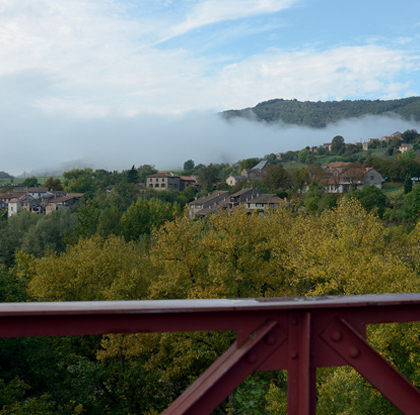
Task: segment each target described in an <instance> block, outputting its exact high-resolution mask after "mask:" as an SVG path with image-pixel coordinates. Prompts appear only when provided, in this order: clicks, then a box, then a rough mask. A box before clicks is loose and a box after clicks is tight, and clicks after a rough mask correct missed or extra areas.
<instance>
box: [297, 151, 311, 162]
mask: <svg viewBox="0 0 420 415" xmlns="http://www.w3.org/2000/svg"><path fill="white" fill-rule="evenodd" d="M298 158H299V161H300V162H302V163H305V164H309V163H310V162H311V160H312V158H313V157H312V154H311V153H310V152H309V150H308V149H307V148H303V149H302V150H300V151H299V155H298Z"/></svg>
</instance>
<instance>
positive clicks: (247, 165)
mask: <svg viewBox="0 0 420 415" xmlns="http://www.w3.org/2000/svg"><path fill="white" fill-rule="evenodd" d="M260 161H261V159H260V158H258V157H252V158H249V159H245V160H242V161H241V162H240V165H239V172H241V171H242V170H244V169H252V167H254V166H255V165H256V164H258V163H259V162H260Z"/></svg>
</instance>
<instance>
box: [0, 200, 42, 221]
mask: <svg viewBox="0 0 420 415" xmlns="http://www.w3.org/2000/svg"><path fill="white" fill-rule="evenodd" d="M21 210H27V211H28V212H33V213H42V211H43V208H42V206H41V202H40V201H39V200H37V199H35V198H34V197H32V196H31V195H28V194H26V195H24V196H20V197H18V198H17V199H11V200H9V202H8V203H7V217H8V218H10V217H11V216H14V215H16V214H17V213H18V212H20V211H21Z"/></svg>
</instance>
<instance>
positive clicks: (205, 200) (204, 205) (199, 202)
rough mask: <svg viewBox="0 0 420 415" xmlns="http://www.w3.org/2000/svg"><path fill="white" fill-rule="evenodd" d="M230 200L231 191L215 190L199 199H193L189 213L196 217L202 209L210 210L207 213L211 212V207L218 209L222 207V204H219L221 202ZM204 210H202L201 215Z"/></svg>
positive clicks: (189, 206)
mask: <svg viewBox="0 0 420 415" xmlns="http://www.w3.org/2000/svg"><path fill="white" fill-rule="evenodd" d="M228 200H229V192H228V191H221V192H214V193H211V194H209V195H207V196H203V197H200V198H198V199H195V200H193V201H192V202H190V203H189V204H188V215H189V217H190V218H195V217H197V215H198V214H199V213H200V211H203V210H205V209H207V210H209V212H208V213H207V214H209V213H210V211H211V209H209V208H211V207H213V208H218V210H219V209H220V208H221V205H218V204H219V202H223V203H225V202H226V203H228ZM202 214H203V212H201V215H202Z"/></svg>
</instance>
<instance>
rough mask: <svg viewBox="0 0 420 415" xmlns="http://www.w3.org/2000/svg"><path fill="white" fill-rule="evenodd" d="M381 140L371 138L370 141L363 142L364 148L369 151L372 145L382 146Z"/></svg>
mask: <svg viewBox="0 0 420 415" xmlns="http://www.w3.org/2000/svg"><path fill="white" fill-rule="evenodd" d="M380 145H381V140H380V139H379V138H369V140H368V141H365V142H364V143H363V150H364V151H368V150H369V149H370V148H372V147H375V148H376V147H380Z"/></svg>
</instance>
